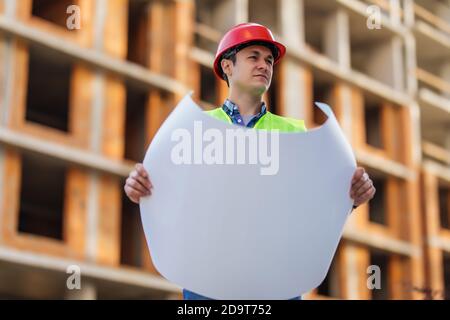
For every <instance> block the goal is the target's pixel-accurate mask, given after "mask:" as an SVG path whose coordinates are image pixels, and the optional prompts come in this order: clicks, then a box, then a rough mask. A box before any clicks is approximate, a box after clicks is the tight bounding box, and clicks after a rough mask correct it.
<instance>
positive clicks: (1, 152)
mask: <svg viewBox="0 0 450 320" xmlns="http://www.w3.org/2000/svg"><path fill="white" fill-rule="evenodd" d="M34 1H36V2H35V3H34V4H35V5H36V3H37V1H38V0H34ZM72 2H73V4H76V5H78V6H79V7H80V8H81V13H82V14H81V17H82V20H81V26H82V27H81V29H80V30H72V31H70V30H68V29H67V28H65V27H64V21H65V20H64V19H62V18H61V15H59V14H58V12H60V11H61V10H62V9H61V8H63V7H64V6H63V5H62V3H65V2H64V1H62V2H61V1H60V2H59V4H58V5H55V6H54V7H49V8H47V9H46V10H43V9H42V8H41V9H39V8H38V7H33V1H32V0H23V1H9V0H0V30H1V31H2V32H1V33H0V64H1V67H0V70H4V72H1V73H0V103H1V104H0V106H1V107H0V110H1V112H0V124H1V126H0V141H1V142H2V144H1V147H0V172H1V174H0V181H1V182H0V192H1V194H0V207H1V214H0V221H1V223H0V249H3V248H4V249H5V250H6V251H5V252H9V251H8V250H10V251H11V252H20V253H30V254H38V255H43V256H51V257H55V258H57V259H61V261H66V260H65V259H72V260H73V261H78V262H79V263H89V264H92V265H93V266H101V267H103V268H117V269H119V270H122V271H123V272H125V273H126V272H128V270H129V268H130V267H132V270H135V271H136V270H140V271H141V272H142V273H143V274H145V275H148V276H151V277H153V278H151V280H149V282H148V283H149V284H148V287H146V288H145V290H146V291H145V290H144V292H146V293H145V294H147V295H148V296H153V297H169V296H170V297H173V295H172V294H175V296H176V297H178V298H179V291H177V290H175V289H173V288H172V287H170V286H168V285H167V283H165V282H164V281H162V282H159V280H161V277H160V275H159V274H158V272H157V270H156V269H155V267H154V266H153V264H152V261H151V258H150V255H149V252H148V248H147V244H146V241H145V238H144V235H143V232H142V227H141V226H140V220H139V217H138V216H139V212H138V208H137V206H135V205H134V204H132V203H131V202H129V201H128V200H127V199H125V198H124V197H125V196H124V193H123V183H124V179H125V178H126V176H127V174H128V172H129V171H130V170H132V168H133V164H134V163H135V162H138V161H141V160H142V157H143V155H144V152H145V149H146V147H147V146H148V144H149V143H150V141H151V139H152V137H153V136H154V135H155V133H156V131H157V129H158V128H159V126H160V125H161V123H162V122H163V121H164V119H165V118H166V117H167V115H168V114H169V113H170V111H171V110H172V108H173V107H174V105H175V104H176V102H177V101H178V100H179V99H180V98H181V97H182V96H183V95H184V94H185V93H186V92H187V91H188V90H193V91H194V99H195V100H197V101H198V102H199V103H200V104H201V105H202V106H203V107H205V108H206V109H210V108H213V107H216V106H219V105H220V104H221V103H222V102H223V101H224V99H226V97H227V86H226V83H225V82H224V81H220V80H218V79H217V78H215V77H214V74H213V71H212V62H213V60H214V54H215V49H216V47H217V43H218V41H219V40H220V37H221V36H222V35H223V33H224V32H225V31H226V30H227V29H228V28H230V27H231V26H233V25H235V24H237V23H240V22H244V21H248V20H251V21H254V22H260V23H264V24H266V25H268V26H269V27H270V28H271V29H272V30H273V31H274V34H275V35H276V37H277V38H278V39H279V40H280V41H281V42H283V43H285V44H286V45H287V47H288V52H287V55H286V57H285V58H284V59H283V61H282V62H281V63H280V64H279V65H277V66H276V69H275V74H274V78H273V82H272V87H271V89H270V91H269V92H268V93H267V94H266V95H265V96H264V100H265V101H266V103H267V104H268V107H269V109H270V110H272V111H273V112H275V113H278V114H280V115H284V116H290V117H294V118H298V119H305V121H306V125H307V127H308V128H314V127H317V126H319V125H320V124H321V123H322V122H323V121H325V119H324V117H323V115H322V114H321V113H320V112H319V111H318V110H317V109H316V108H314V106H313V103H314V101H323V102H326V103H329V104H330V105H331V106H332V108H333V111H334V112H335V114H336V117H337V119H338V121H339V123H340V125H341V127H342V129H343V131H344V133H345V135H346V136H347V138H348V139H349V141H350V142H351V145H352V147H353V148H354V150H355V155H356V158H357V161H358V164H359V165H361V166H363V167H365V168H366V170H367V171H368V172H369V174H370V175H371V176H372V177H373V178H374V181H376V185H377V187H378V188H379V190H378V193H377V196H376V198H375V199H374V200H373V201H372V202H371V203H369V204H365V205H362V206H360V207H359V208H358V209H356V210H355V212H353V213H352V214H351V216H350V217H349V220H348V222H347V225H346V228H345V230H344V236H343V238H342V240H341V243H340V244H339V248H338V250H337V253H336V255H335V258H334V262H333V264H332V267H331V269H330V272H329V274H328V275H327V278H326V280H325V281H324V283H323V284H322V285H321V286H320V287H319V288H317V289H315V290H313V291H312V292H310V293H308V294H307V295H305V298H307V299H324V298H325V299H328V298H335V299H382V298H389V299H423V298H439V297H443V296H442V295H441V296H439V295H438V294H436V295H434V296H433V295H432V294H430V293H429V290H428V289H430V290H435V291H444V290H445V286H447V287H449V284H448V283H447V284H445V281H446V271H445V266H446V265H445V261H447V260H446V259H445V257H446V256H447V255H448V254H449V253H450V250H449V243H450V237H449V232H450V231H449V230H448V229H446V228H444V227H442V226H441V225H440V221H441V220H442V218H441V217H440V207H439V206H440V204H441V203H442V200H440V199H441V198H442V196H441V197H440V196H439V195H440V194H441V193H442V192H441V193H439V190H441V189H442V188H444V189H445V188H448V184H449V165H450V161H449V160H448V159H449V153H448V150H449V149H448V148H449V144H448V143H449V142H445V141H444V138H443V137H445V135H447V137H448V138H447V141H450V137H449V134H450V133H448V132H445V130H443V129H442V128H443V127H444V124H443V123H450V121H449V118H450V116H449V114H450V109H448V108H447V109H445V108H442V107H439V106H442V105H445V103H447V106H448V105H449V102H448V101H449V100H448V99H449V98H448V95H446V94H448V92H449V91H448V85H449V81H450V79H449V78H448V77H449V74H450V72H447V71H445V72H444V71H442V72H441V73H440V74H436V69H435V67H430V64H429V61H430V60H429V59H431V58H433V57H428V56H424V55H423V54H424V53H423V52H422V51H421V46H420V45H419V48H417V46H416V39H417V41H418V43H419V44H428V42H427V41H435V42H436V41H437V42H438V43H437V44H435V47H436V50H435V51H437V52H441V51H442V54H441V55H442V56H444V55H445V54H446V53H448V52H449V51H450V49H449V48H450V45H448V43H450V41H449V42H446V41H447V40H445V38H444V39H443V40H442V41H440V40H439V39H442V37H440V36H442V34H441V33H442V32H444V33H445V32H448V30H447V27H446V25H445V23H446V22H445V21H442V20H445V19H443V18H442V17H438V16H437V13H436V12H434V11H433V10H434V9H433V8H426V7H425V6H426V4H424V3H422V2H420V3H416V2H415V1H412V0H403V1H400V0H399V1H381V0H377V1H357V0H337V1H333V2H330V1H328V0H314V1H313V0H264V1H263V0H220V1H214V0H208V1H206V0H203V1H202V0H198V1H194V0H184V1H182V0H149V1H134V0H129V1H128V0H108V1H106V0H96V1H90V0H77V1H72ZM55 3H56V2H55ZM368 5H377V6H379V7H380V8H381V9H382V13H383V18H382V20H381V24H382V25H381V27H382V28H381V31H373V30H369V29H367V28H366V26H365V22H366V19H367V11H366V9H367V6H368ZM39 10H41V11H39ZM39 12H40V13H39ZM39 15H40V16H39ZM63 16H64V17H65V15H63ZM430 26H431V29H430ZM435 29H436V30H438V31H439V32H440V36H435V35H434V34H433V32H434V31H433V30H435ZM429 39H432V40H429ZM436 39H438V40H439V41H438V40H436ZM439 50H440V51H439ZM446 50H448V51H446ZM36 53H37V54H38V55H41V54H42V55H48V56H49V57H50V58H49V59H48V60H49V62H48V63H50V64H51V63H52V62H55V63H57V62H58V61H60V60H61V61H64V63H65V64H66V65H67V66H68V68H69V67H70V74H69V75H68V77H67V79H66V81H68V83H69V90H68V102H67V106H66V108H67V110H68V111H67V112H68V116H67V128H68V129H67V130H66V131H64V130H58V129H55V128H52V127H49V126H47V125H45V124H42V123H39V122H38V121H30V120H29V119H28V116H27V114H28V113H27V108H28V107H29V99H28V98H29V96H30V92H29V83H30V81H31V82H33V81H34V82H39V81H37V80H36V75H34V74H31V75H30V73H31V72H30V68H29V66H30V63H33V61H35V60H33V59H31V60H30V55H31V57H32V58H33V56H32V55H33V54H36ZM447 56H450V55H447ZM364 59H366V60H364ZM427 59H428V60H427ZM447 60H448V59H447ZM30 61H31V62H30ZM446 63H448V65H450V61H447V62H446ZM446 68H447V67H446V65H445V64H444V65H443V67H442V70H446ZM42 81H45V79H44V78H43V79H42ZM445 99H446V100H445ZM440 102H441V103H440ZM442 102H443V103H442ZM424 108H425V109H424ZM421 111H422V113H421ZM424 111H426V112H424ZM434 113H436V116H433V115H434ZM430 115H431V116H430ZM424 121H425V122H424ZM446 121H447V122H446ZM434 127H435V128H434ZM436 128H437V129H436ZM447 128H448V127H447ZM428 129H430V131H429V132H428ZM431 129H433V130H434V131H433V132H432V130H431ZM422 152H423V154H422ZM423 155H424V156H423ZM37 156H39V157H47V158H48V159H53V160H55V159H56V161H57V162H58V163H59V164H61V165H62V166H63V167H64V168H65V169H64V170H65V171H64V172H65V175H64V183H63V187H64V193H63V194H64V199H63V204H64V206H63V209H62V213H61V217H62V218H61V221H62V237H61V239H52V238H49V237H44V236H42V235H37V234H32V233H30V232H19V229H20V221H21V217H20V215H21V212H22V209H21V206H22V202H23V194H22V191H23V189H24V186H23V183H24V181H26V180H24V179H27V177H23V172H24V166H25V165H24V160H23V159H25V158H26V159H28V158H27V157H31V158H33V157H37ZM424 157H425V160H424ZM428 158H431V159H433V160H428ZM36 168H38V166H37V167H36ZM43 186H45V181H44V182H43ZM447 190H448V189H447ZM448 194H449V196H448V197H449V200H448V202H450V192H449V193H448ZM448 207H450V204H449V205H448ZM449 215H450V212H449ZM449 219H450V218H449ZM0 253H1V252H0ZM5 256H6V253H5ZM9 256H10V255H8V257H9ZM36 263H37V267H39V263H38V262H36ZM376 263H380V264H381V265H382V270H381V272H382V274H383V276H382V280H383V281H382V283H383V287H382V288H381V289H380V290H369V288H368V285H367V280H368V277H369V273H368V267H369V266H371V265H372V264H376ZM447 267H448V268H450V266H447ZM105 270H106V269H105ZM108 270H109V269H108ZM55 272H56V271H55ZM58 272H60V273H61V270H59V271H58ZM130 272H131V271H130ZM126 275H127V273H126V274H125V275H124V277H125V276H126ZM93 278H94V285H93V288H94V295H93V297H99V298H101V297H102V296H104V295H103V293H102V288H103V287H102V285H103V284H102V283H100V282H98V281H97V282H95V276H94V277H93ZM154 279H156V280H155V281H156V282H154ZM104 281H110V282H113V280H104ZM447 281H449V280H447ZM116 282H117V281H116ZM120 283H121V282H120V281H119V282H117V286H118V287H120ZM123 286H124V287H127V286H129V287H130V286H131V284H129V283H127V281H125V280H123ZM95 288H97V289H98V293H97V294H96V293H95V292H96V291H95V290H96V289H95ZM127 288H128V287H127ZM7 289H8V288H0V292H2V291H4V290H7ZM133 290H135V289H130V291H129V292H137V291H133ZM427 290H428V291H427ZM62 292H63V293H62V294H64V291H62ZM432 292H433V291H432ZM140 294H143V293H140ZM87 296H89V297H92V292H91V293H87Z"/></svg>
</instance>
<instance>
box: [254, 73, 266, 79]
mask: <svg viewBox="0 0 450 320" xmlns="http://www.w3.org/2000/svg"><path fill="white" fill-rule="evenodd" d="M254 77H260V78H264V79H265V80H266V81H269V78H268V77H267V76H265V75H263V74H257V75H256V76H254Z"/></svg>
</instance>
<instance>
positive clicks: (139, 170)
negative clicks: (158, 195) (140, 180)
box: [135, 163, 148, 178]
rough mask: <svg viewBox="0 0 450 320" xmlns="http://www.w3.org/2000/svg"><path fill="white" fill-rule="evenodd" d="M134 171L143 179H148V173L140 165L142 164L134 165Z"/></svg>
mask: <svg viewBox="0 0 450 320" xmlns="http://www.w3.org/2000/svg"><path fill="white" fill-rule="evenodd" d="M135 168H136V171H137V172H138V173H139V174H140V175H141V176H143V177H145V178H148V173H147V170H145V168H144V166H143V165H142V163H136V166H135Z"/></svg>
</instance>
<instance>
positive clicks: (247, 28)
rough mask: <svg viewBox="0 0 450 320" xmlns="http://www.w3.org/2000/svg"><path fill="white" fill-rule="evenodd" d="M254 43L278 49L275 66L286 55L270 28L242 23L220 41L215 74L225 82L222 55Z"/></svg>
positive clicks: (215, 62)
mask: <svg viewBox="0 0 450 320" xmlns="http://www.w3.org/2000/svg"><path fill="white" fill-rule="evenodd" d="M254 41H257V42H267V43H268V44H271V45H273V46H275V47H276V48H277V49H278V55H277V56H276V57H275V61H274V64H276V63H277V62H278V61H280V59H281V58H283V56H284V55H285V53H286V47H285V46H284V45H282V44H281V43H279V42H277V41H275V38H274V37H273V35H272V32H271V31H270V30H269V29H268V28H266V27H265V26H263V25H260V24H258V23H241V24H238V25H237V26H234V27H233V28H231V29H230V30H229V31H228V32H227V33H226V34H225V35H224V36H223V38H222V40H220V43H219V47H218V48H217V53H216V58H215V59H214V72H215V74H216V75H217V76H218V77H219V78H221V79H223V80H225V79H224V78H223V71H222V67H221V66H220V61H221V60H222V55H223V54H224V53H225V52H226V51H228V50H229V49H231V48H234V47H236V46H238V45H242V44H245V43H249V42H254Z"/></svg>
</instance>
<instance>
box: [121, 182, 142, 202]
mask: <svg viewBox="0 0 450 320" xmlns="http://www.w3.org/2000/svg"><path fill="white" fill-rule="evenodd" d="M124 189H125V193H126V195H127V196H128V198H129V199H130V200H131V201H132V202H134V203H139V197H137V194H136V193H135V191H134V190H133V189H132V188H131V187H129V186H125V188H124Z"/></svg>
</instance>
